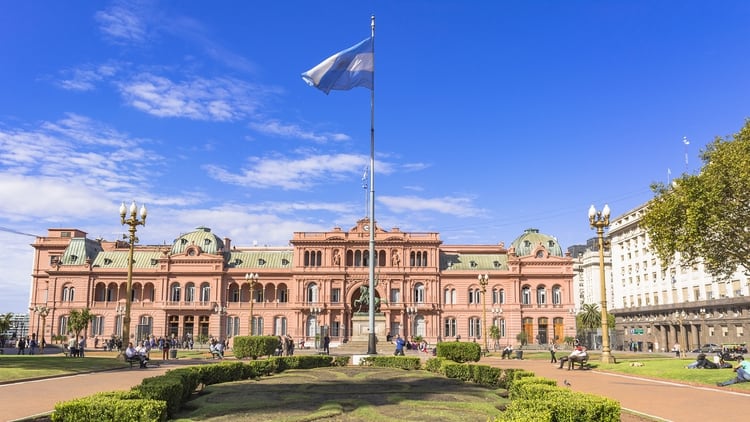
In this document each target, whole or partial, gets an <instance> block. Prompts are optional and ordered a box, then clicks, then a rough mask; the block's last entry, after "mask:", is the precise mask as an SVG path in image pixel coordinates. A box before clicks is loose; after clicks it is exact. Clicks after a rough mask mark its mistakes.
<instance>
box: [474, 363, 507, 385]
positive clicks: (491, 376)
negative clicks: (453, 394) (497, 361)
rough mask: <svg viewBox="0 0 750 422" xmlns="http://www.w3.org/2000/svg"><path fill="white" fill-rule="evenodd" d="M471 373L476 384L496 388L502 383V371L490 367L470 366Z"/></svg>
mask: <svg viewBox="0 0 750 422" xmlns="http://www.w3.org/2000/svg"><path fill="white" fill-rule="evenodd" d="M469 372H470V373H471V379H472V381H474V382H475V383H477V384H481V385H488V386H492V387H495V386H497V385H498V384H499V383H500V373H501V372H502V369H500V368H495V367H492V366H489V365H469Z"/></svg>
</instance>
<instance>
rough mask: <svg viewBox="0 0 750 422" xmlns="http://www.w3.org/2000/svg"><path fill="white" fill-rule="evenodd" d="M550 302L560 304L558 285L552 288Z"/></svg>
mask: <svg viewBox="0 0 750 422" xmlns="http://www.w3.org/2000/svg"><path fill="white" fill-rule="evenodd" d="M552 304H553V305H562V289H560V286H554V287H553V288H552Z"/></svg>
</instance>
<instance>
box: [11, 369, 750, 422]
mask: <svg viewBox="0 0 750 422" xmlns="http://www.w3.org/2000/svg"><path fill="white" fill-rule="evenodd" d="M206 362H210V361H206V360H200V359H196V360H191V359H181V360H178V361H169V362H166V363H165V364H163V365H162V366H161V367H158V368H148V369H137V368H134V369H124V370H116V371H106V372H97V373H89V374H82V375H74V376H66V377H59V378H48V379H41V380H33V381H23V382H16V383H8V384H2V385H0V396H1V397H2V398H3V400H2V401H3V406H2V409H0V412H2V413H1V414H0V420H6V421H17V420H22V419H26V418H30V417H33V416H35V415H41V414H45V413H48V412H50V411H52V410H53V408H54V405H55V403H57V402H59V401H64V400H70V399H73V398H76V397H83V396H87V395H90V394H94V393H97V392H100V391H113V390H127V389H129V388H130V387H132V386H134V385H137V384H139V383H140V382H141V380H142V379H143V378H146V377H152V376H156V375H160V374H163V373H164V372H165V371H167V370H168V369H170V368H175V367H176V366H178V365H186V364H187V365H190V364H198V363H206ZM481 363H486V364H490V365H493V366H499V367H503V368H523V369H527V370H530V371H532V372H534V373H536V374H537V375H538V376H542V377H545V378H551V379H555V380H557V381H558V385H563V381H567V382H568V383H569V384H570V388H571V389H572V390H574V391H580V392H586V393H594V394H599V395H602V396H606V397H610V398H612V399H615V400H617V401H619V402H620V403H621V405H622V407H623V409H627V410H630V411H633V412H636V413H638V414H641V415H644V416H648V417H650V418H652V419H653V420H657V421H676V422H691V421H696V422H705V421H720V420H736V419H737V415H738V414H741V413H742V410H740V409H746V408H747V406H748V402H750V394H748V393H746V392H738V391H735V390H732V389H730V388H719V387H710V386H692V385H686V384H680V383H675V382H666V381H659V380H650V379H645V378H638V377H632V376H626V375H618V374H609V373H605V372H600V371H597V370H583V371H582V370H572V371H568V370H566V369H562V370H561V369H558V368H557V365H553V364H550V363H549V362H548V361H541V360H501V359H500V358H497V357H487V358H483V359H482V362H481ZM738 412H739V413H738Z"/></svg>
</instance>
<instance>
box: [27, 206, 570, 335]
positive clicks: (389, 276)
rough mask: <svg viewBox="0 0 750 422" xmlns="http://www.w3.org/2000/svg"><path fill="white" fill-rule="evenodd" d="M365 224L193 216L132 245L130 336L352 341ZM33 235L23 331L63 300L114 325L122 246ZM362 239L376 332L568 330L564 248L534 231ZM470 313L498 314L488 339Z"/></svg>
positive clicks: (109, 330)
mask: <svg viewBox="0 0 750 422" xmlns="http://www.w3.org/2000/svg"><path fill="white" fill-rule="evenodd" d="M368 223H369V221H368V219H362V220H360V221H358V222H357V223H356V224H355V225H354V226H353V227H351V228H349V229H348V230H343V229H341V228H339V227H335V228H333V229H332V230H331V231H328V232H296V233H294V234H293V236H292V239H291V241H290V245H289V246H286V247H258V246H252V247H248V246H238V245H234V244H232V242H231V240H230V239H228V238H221V237H219V236H217V235H216V234H214V233H212V232H211V229H209V228H206V227H199V228H197V229H196V230H194V231H191V232H189V233H185V234H181V235H179V236H178V237H177V238H176V240H175V241H174V243H173V244H172V245H171V246H167V245H158V246H149V245H136V246H135V252H134V262H133V275H132V307H131V327H130V333H131V339H134V340H140V339H142V338H144V337H146V336H150V335H155V336H157V337H160V336H169V337H175V338H178V339H186V338H190V337H192V338H194V339H196V341H197V339H198V336H204V337H208V336H213V337H220V338H228V339H229V341H230V343H231V337H233V336H236V335H248V334H250V333H251V330H252V333H253V334H255V335H261V334H262V335H290V336H292V337H293V338H294V339H295V342H297V343H299V342H300V341H306V342H307V344H308V345H309V344H311V343H313V342H314V339H315V337H316V336H321V335H325V334H327V335H329V336H330V338H331V343H332V345H336V344H341V343H346V342H351V341H353V340H357V339H362V338H365V339H366V336H367V333H366V332H363V330H365V329H366V328H367V324H363V323H362V320H363V318H364V319H365V320H366V319H367V318H368V317H367V311H368V306H369V305H368V304H367V303H366V301H363V300H362V298H361V296H362V295H363V294H364V296H368V294H367V293H366V289H363V286H367V285H368V274H369V266H368V264H369V263H368V259H369V236H370V234H369V232H368V230H369V229H370V227H369V224H368ZM33 247H34V250H35V256H34V268H33V275H32V289H31V298H30V306H31V307H32V308H34V307H42V306H46V307H47V308H48V309H49V313H48V315H47V316H46V318H43V319H42V320H41V321H40V319H39V318H38V317H37V318H34V317H33V315H32V318H30V323H31V330H30V332H35V333H36V332H38V333H40V336H41V335H42V334H41V333H44V334H43V337H44V338H46V339H47V341H49V340H50V338H51V336H57V335H67V334H68V327H67V318H68V315H69V313H70V311H71V310H75V309H77V310H81V309H85V308H88V309H89V310H90V311H91V313H92V314H94V315H95V318H94V320H93V321H92V323H91V324H90V325H89V327H88V330H87V331H88V332H87V333H86V336H87V337H88V338H89V339H93V338H95V337H98V338H99V339H109V338H111V337H112V336H119V335H120V334H121V333H122V321H123V315H124V310H125V301H126V299H125V298H126V292H127V278H128V277H127V274H128V265H127V263H128V250H129V244H128V243H127V242H125V241H106V240H102V239H89V238H87V237H86V233H85V232H83V231H81V230H77V229H49V230H48V233H47V236H46V237H38V238H37V239H36V241H35V242H34V244H33ZM375 249H376V254H375V255H376V263H375V264H376V265H375V272H376V279H377V286H376V292H375V295H376V297H377V298H378V299H376V302H379V303H378V308H377V310H376V311H377V313H376V317H375V319H376V335H377V336H378V338H379V339H381V338H383V340H384V337H385V336H386V334H387V333H390V334H392V335H396V334H400V335H401V336H406V337H412V336H414V337H416V336H422V337H423V338H424V339H425V340H426V341H427V342H428V343H430V344H434V343H435V342H437V341H447V340H450V341H454V340H457V339H458V340H460V341H477V342H479V343H480V344H488V345H489V347H490V348H492V347H497V346H499V347H504V346H505V345H508V344H510V345H516V344H517V340H516V336H517V335H518V334H519V333H520V332H521V331H524V332H526V334H527V336H528V339H529V343H532V344H547V343H549V342H552V341H553V340H555V341H556V342H558V343H560V342H562V341H563V339H564V338H565V337H573V336H575V316H574V315H573V312H572V310H573V308H574V297H573V276H574V271H573V259H572V258H571V257H570V256H569V255H568V254H564V253H563V250H562V248H561V246H560V245H559V244H558V243H557V241H556V239H555V238H554V237H552V236H548V235H544V234H541V233H539V231H538V230H536V229H528V230H526V231H525V232H524V233H523V234H521V235H520V236H519V237H518V238H517V239H515V240H514V241H513V242H512V243H511V244H510V246H509V247H508V248H506V247H505V245H504V244H503V243H499V244H497V245H443V244H442V241H441V240H440V236H439V233H432V232H428V233H422V232H420V233H405V232H402V231H400V230H399V229H398V228H393V229H391V230H385V229H383V228H381V227H376V228H375ZM485 275H486V276H487V282H486V285H485V293H484V295H483V294H482V285H481V284H480V276H485ZM363 302H364V303H363ZM483 321H486V324H487V327H490V326H491V325H496V326H498V328H499V332H500V339H499V341H498V342H497V344H496V342H494V341H493V340H487V339H485V338H484V333H483V331H484V323H483ZM42 325H43V326H42ZM363 336H364V337H363ZM381 336H382V337H381ZM485 341H487V343H485ZM88 345H89V347H91V346H93V342H92V341H90V340H89V342H88Z"/></svg>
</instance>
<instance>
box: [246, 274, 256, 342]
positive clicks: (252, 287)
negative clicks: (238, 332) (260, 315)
mask: <svg viewBox="0 0 750 422" xmlns="http://www.w3.org/2000/svg"><path fill="white" fill-rule="evenodd" d="M258 278H260V276H259V275H258V273H247V274H245V281H247V282H248V283H249V284H250V335H251V336H252V335H255V321H253V302H255V283H257V282H258Z"/></svg>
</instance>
